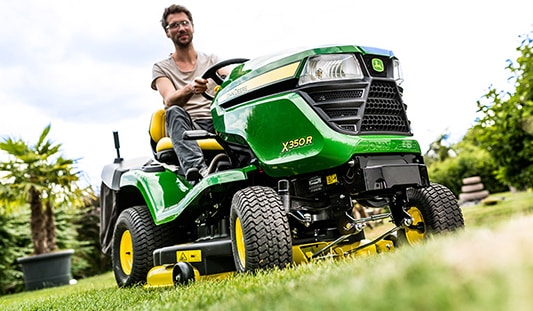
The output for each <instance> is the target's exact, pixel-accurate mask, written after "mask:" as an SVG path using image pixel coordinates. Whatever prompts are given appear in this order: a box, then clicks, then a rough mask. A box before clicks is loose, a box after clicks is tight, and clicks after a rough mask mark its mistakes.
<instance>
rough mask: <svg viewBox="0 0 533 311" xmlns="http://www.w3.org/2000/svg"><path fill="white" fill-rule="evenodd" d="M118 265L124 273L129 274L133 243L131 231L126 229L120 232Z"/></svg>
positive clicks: (131, 264) (131, 263)
mask: <svg viewBox="0 0 533 311" xmlns="http://www.w3.org/2000/svg"><path fill="white" fill-rule="evenodd" d="M119 256H120V266H121V267H122V271H123V272H124V273H125V274H126V275H130V273H131V268H132V266H133V243H132V241H131V233H130V231H129V230H126V231H124V232H123V233H122V237H121V238H120V254H119Z"/></svg>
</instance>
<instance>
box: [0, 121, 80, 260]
mask: <svg viewBox="0 0 533 311" xmlns="http://www.w3.org/2000/svg"><path fill="white" fill-rule="evenodd" d="M50 128H51V126H50V125H48V126H46V127H45V128H44V130H43V132H42V133H41V135H40V136H39V139H38V141H37V143H36V144H35V145H30V144H28V143H26V142H25V141H23V140H21V139H14V138H11V137H9V138H5V139H4V140H3V141H2V142H0V150H3V151H5V152H7V154H8V155H9V161H6V162H0V176H1V179H0V184H1V187H0V191H1V192H2V194H5V195H6V198H8V199H4V200H3V201H7V200H11V201H13V200H16V201H18V202H26V203H28V204H29V206H30V209H31V216H30V217H31V221H30V226H31V236H32V242H33V253H34V254H42V253H46V252H49V251H53V250H55V249H56V248H57V245H56V232H55V223H54V219H53V211H52V209H53V208H54V207H56V206H57V205H63V206H68V207H75V206H81V205H82V204H83V203H84V202H83V200H84V199H85V198H86V197H89V196H90V189H89V188H82V187H79V185H78V179H79V177H78V173H79V172H77V171H76V170H75V161H74V160H71V159H65V158H63V157H62V156H61V155H59V154H58V153H59V151H60V148H61V144H55V143H53V142H51V141H50V140H48V139H47V137H48V134H49V132H50Z"/></svg>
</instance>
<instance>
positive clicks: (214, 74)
mask: <svg viewBox="0 0 533 311" xmlns="http://www.w3.org/2000/svg"><path fill="white" fill-rule="evenodd" d="M247 61H249V59H248V58H231V59H228V60H224V61H221V62H219V63H217V64H214V65H213V66H211V68H209V69H207V70H206V71H205V72H204V74H203V75H202V79H211V80H213V81H215V83H216V84H217V85H221V84H222V82H224V77H222V76H220V75H219V74H218V70H219V69H220V68H224V67H226V66H228V65H233V64H242V63H244V62H247ZM202 96H203V97H205V98H206V99H208V100H213V98H214V96H213V95H211V94H208V93H207V92H203V93H202Z"/></svg>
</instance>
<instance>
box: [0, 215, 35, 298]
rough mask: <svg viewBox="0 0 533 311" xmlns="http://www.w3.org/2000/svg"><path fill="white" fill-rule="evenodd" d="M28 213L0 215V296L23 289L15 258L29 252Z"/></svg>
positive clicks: (22, 281)
mask: <svg viewBox="0 0 533 311" xmlns="http://www.w3.org/2000/svg"><path fill="white" fill-rule="evenodd" d="M28 217H29V212H28V211H24V212H23V213H21V214H19V213H11V214H6V213H0V295H5V294H11V293H16V292H20V291H22V290H23V289H24V279H23V275H22V271H21V270H20V267H19V266H18V264H17V258H19V257H23V256H24V255H26V254H27V253H28V252H29V251H31V239H30V232H29V231H30V228H29V227H28V226H27V223H28Z"/></svg>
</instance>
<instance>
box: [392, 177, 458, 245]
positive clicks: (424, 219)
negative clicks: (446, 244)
mask: <svg viewBox="0 0 533 311" xmlns="http://www.w3.org/2000/svg"><path fill="white" fill-rule="evenodd" d="M407 200H408V202H407V204H408V205H407V208H406V211H407V213H408V214H409V215H411V217H412V219H413V223H412V225H411V226H409V227H407V228H404V229H401V230H400V231H398V242H399V243H400V244H402V243H405V242H406V243H407V244H410V245H413V244H416V243H418V242H420V241H422V240H424V239H426V238H428V237H429V236H431V235H432V234H438V233H443V232H453V231H456V230H458V229H461V228H463V227H464V219H463V214H462V212H461V209H460V207H459V204H458V202H457V199H456V198H455V195H454V194H453V193H452V192H451V191H450V190H449V189H448V188H446V187H445V186H443V185H439V184H436V183H432V184H431V185H430V186H429V187H427V188H422V189H410V190H409V191H408V192H407Z"/></svg>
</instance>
